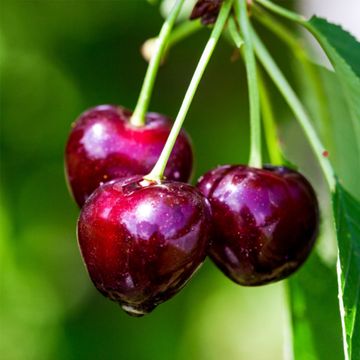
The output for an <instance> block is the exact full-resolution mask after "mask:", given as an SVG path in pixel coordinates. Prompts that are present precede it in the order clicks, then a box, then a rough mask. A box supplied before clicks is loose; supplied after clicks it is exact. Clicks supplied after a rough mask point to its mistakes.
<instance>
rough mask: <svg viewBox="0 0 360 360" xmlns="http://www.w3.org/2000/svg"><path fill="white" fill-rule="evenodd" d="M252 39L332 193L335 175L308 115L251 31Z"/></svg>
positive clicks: (259, 56)
mask: <svg viewBox="0 0 360 360" xmlns="http://www.w3.org/2000/svg"><path fill="white" fill-rule="evenodd" d="M252 37H253V43H254V49H255V53H256V55H257V57H258V58H259V60H260V62H261V63H262V65H263V66H264V68H265V70H266V71H267V73H268V74H269V76H270V78H271V79H272V80H273V82H274V84H275V85H276V86H277V88H278V89H279V91H280V93H281V94H282V95H283V97H284V99H285V100H286V102H287V103H288V105H289V107H290V109H291V110H292V112H293V113H294V115H295V117H296V118H297V120H298V121H299V124H300V126H301V127H302V129H303V131H304V133H305V135H306V137H307V138H308V140H309V142H310V145H311V147H312V148H313V151H314V153H315V156H316V157H317V159H318V161H319V163H320V166H321V168H322V171H323V173H324V175H325V179H326V181H327V183H328V185H329V188H330V190H331V191H334V190H335V184H336V181H335V173H334V170H333V168H332V166H331V163H330V161H329V159H328V158H327V157H324V156H323V153H324V150H325V149H324V146H323V145H322V143H321V141H320V139H319V137H318V135H317V133H316V131H315V129H314V126H313V124H312V122H311V120H310V117H309V115H308V114H307V112H306V111H305V109H304V106H303V105H302V103H301V101H300V100H299V98H298V97H297V95H296V93H295V92H294V90H293V89H292V87H291V86H290V84H289V83H288V81H287V80H286V78H285V76H284V75H283V73H282V72H281V70H280V69H279V67H278V66H277V64H276V63H275V61H274V60H273V58H272V57H271V55H270V53H269V52H268V50H267V49H266V47H265V45H264V44H263V43H262V41H261V40H260V38H259V37H258V36H257V34H256V32H255V31H254V30H252Z"/></svg>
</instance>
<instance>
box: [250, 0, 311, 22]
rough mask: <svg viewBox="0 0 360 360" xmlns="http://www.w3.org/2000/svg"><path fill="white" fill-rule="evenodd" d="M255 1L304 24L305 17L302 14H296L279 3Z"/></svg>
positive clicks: (264, 0)
mask: <svg viewBox="0 0 360 360" xmlns="http://www.w3.org/2000/svg"><path fill="white" fill-rule="evenodd" d="M255 2H257V3H259V4H261V5H262V6H263V7H265V8H267V9H268V10H270V11H272V12H273V13H275V14H278V15H280V16H282V17H285V18H287V19H289V20H292V21H295V22H297V23H299V24H304V23H305V22H306V18H305V17H304V16H302V15H299V14H296V13H294V12H293V11H290V10H287V9H285V8H283V7H281V6H279V5H276V4H274V3H272V2H271V1H269V0H255Z"/></svg>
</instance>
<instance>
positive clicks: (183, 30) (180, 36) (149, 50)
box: [141, 20, 204, 62]
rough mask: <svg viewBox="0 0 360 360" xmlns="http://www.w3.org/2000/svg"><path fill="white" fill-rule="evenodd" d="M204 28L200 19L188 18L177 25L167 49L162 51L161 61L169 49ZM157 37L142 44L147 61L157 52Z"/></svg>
mask: <svg viewBox="0 0 360 360" xmlns="http://www.w3.org/2000/svg"><path fill="white" fill-rule="evenodd" d="M201 29H204V26H203V25H202V24H201V21H200V20H195V21H194V20H191V21H190V20H187V21H184V22H182V23H181V24H180V25H179V26H177V27H176V28H175V29H174V30H173V31H172V32H171V34H170V36H169V39H168V41H167V43H166V46H165V49H164V51H163V53H162V58H161V62H162V61H163V60H164V58H165V57H166V55H167V53H168V52H169V50H170V49H171V48H172V47H173V46H175V45H176V44H177V43H179V42H180V41H182V40H184V39H186V38H188V37H189V36H191V35H192V34H194V33H195V32H197V31H199V30H201ZM157 39H158V38H157V37H154V38H151V39H148V40H146V41H145V43H144V45H143V46H142V50H141V51H142V55H143V57H144V59H145V60H146V61H150V60H151V58H152V56H153V54H154V52H155V45H156V42H157Z"/></svg>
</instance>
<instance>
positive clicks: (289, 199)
mask: <svg viewBox="0 0 360 360" xmlns="http://www.w3.org/2000/svg"><path fill="white" fill-rule="evenodd" d="M198 188H199V189H200V191H201V192H202V193H203V194H204V195H205V196H206V197H207V198H208V199H209V201H210V204H211V208H212V213H213V221H214V238H213V239H212V245H211V248H210V250H209V252H210V256H211V258H212V260H213V261H214V262H215V263H216V264H217V266H218V267H219V268H220V269H221V270H222V271H223V272H224V273H225V275H227V276H228V277H229V278H230V279H232V280H233V281H235V282H236V283H238V284H241V285H247V286H255V285H262V284H266V283H270V282H274V281H278V280H281V279H284V278H286V277H287V276H289V275H290V274H291V273H293V272H294V271H296V270H297V269H298V268H299V267H300V265H301V264H302V263H303V262H304V261H305V260H306V258H307V257H308V255H309V253H310V251H311V249H312V248H313V245H314V242H315V239H316V237H317V232H318V224H319V207H318V202H317V199H316V195H315V192H314V190H313V188H312V186H311V185H310V183H309V182H308V181H307V180H306V179H305V178H304V177H303V176H302V175H301V174H299V173H298V172H296V171H294V170H290V169H288V168H285V167H271V166H265V167H264V169H256V168H251V167H247V166H240V165H239V166H238V165H234V166H230V165H228V166H221V167H219V168H217V169H215V170H213V171H210V172H208V173H206V174H205V175H204V176H203V177H202V178H200V180H199V182H198Z"/></svg>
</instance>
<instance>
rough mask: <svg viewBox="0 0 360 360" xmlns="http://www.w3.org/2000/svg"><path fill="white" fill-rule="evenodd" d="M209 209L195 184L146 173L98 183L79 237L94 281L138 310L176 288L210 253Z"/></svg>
mask: <svg viewBox="0 0 360 360" xmlns="http://www.w3.org/2000/svg"><path fill="white" fill-rule="evenodd" d="M210 224H211V211H210V204H209V202H208V201H207V200H206V198H205V197H204V196H203V195H202V194H201V193H200V191H199V190H198V189H196V188H195V187H193V186H191V185H188V184H184V183H180V182H174V181H161V182H160V183H149V182H148V181H147V180H143V178H142V177H140V176H135V177H130V178H124V179H117V180H113V181H110V182H108V183H106V184H104V185H103V186H101V187H99V188H98V189H97V190H96V191H95V192H94V193H93V194H92V196H91V197H90V198H89V199H88V200H87V201H86V203H85V205H84V206H83V208H82V210H81V214H80V218H79V221H78V241H79V245H80V249H81V253H82V256H83V258H84V261H85V265H86V267H87V270H88V272H89V274H90V277H91V279H92V281H93V283H94V284H95V286H96V288H97V289H98V290H99V291H100V292H101V293H102V294H103V295H105V296H106V297H108V298H110V299H111V300H113V301H116V302H118V303H119V304H120V305H121V306H122V308H123V309H124V310H125V311H126V312H127V313H129V314H130V315H134V316H141V315H144V314H146V313H148V312H150V311H152V310H153V309H154V308H155V307H156V306H157V305H159V304H160V303H162V302H164V301H165V300H167V299H169V298H171V297H172V296H174V295H175V294H176V293H177V292H178V291H179V290H180V289H181V288H182V287H183V286H184V285H185V283H186V282H187V281H188V280H189V279H190V277H191V276H192V275H193V274H194V272H195V271H196V270H197V269H198V268H199V266H200V265H201V264H202V262H203V261H204V258H205V256H206V250H207V244H208V241H209V237H210Z"/></svg>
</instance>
